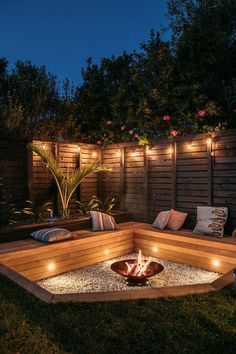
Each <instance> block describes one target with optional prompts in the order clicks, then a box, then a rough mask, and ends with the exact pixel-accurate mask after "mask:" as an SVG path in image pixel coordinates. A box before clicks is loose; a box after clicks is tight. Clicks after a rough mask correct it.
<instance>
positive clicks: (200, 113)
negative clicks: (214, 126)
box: [197, 111, 206, 117]
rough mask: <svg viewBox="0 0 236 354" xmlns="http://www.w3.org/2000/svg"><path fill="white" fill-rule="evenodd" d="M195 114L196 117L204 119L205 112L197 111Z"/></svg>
mask: <svg viewBox="0 0 236 354" xmlns="http://www.w3.org/2000/svg"><path fill="white" fill-rule="evenodd" d="M197 114H198V117H204V116H205V114H206V111H198V112H197Z"/></svg>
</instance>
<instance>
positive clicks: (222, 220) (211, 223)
mask: <svg viewBox="0 0 236 354" xmlns="http://www.w3.org/2000/svg"><path fill="white" fill-rule="evenodd" d="M227 217H228V208H224V207H222V208H219V207H206V206H201V207H197V224H196V226H195V228H194V230H193V233H195V234H200V235H211V236H216V237H223V236H224V226H225V224H226V221H227Z"/></svg>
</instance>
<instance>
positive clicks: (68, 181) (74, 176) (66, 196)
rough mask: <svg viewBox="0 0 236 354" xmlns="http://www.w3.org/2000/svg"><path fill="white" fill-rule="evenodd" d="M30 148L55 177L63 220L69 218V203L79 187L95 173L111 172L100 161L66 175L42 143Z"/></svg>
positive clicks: (31, 145)
mask: <svg viewBox="0 0 236 354" xmlns="http://www.w3.org/2000/svg"><path fill="white" fill-rule="evenodd" d="M28 148H29V149H31V150H32V151H33V152H35V153H36V154H37V155H39V156H40V157H41V159H42V162H43V163H44V164H45V166H46V168H47V169H48V170H49V171H50V173H51V175H52V176H53V178H54V180H55V182H56V185H57V188H58V192H59V196H60V200H61V205H62V218H68V217H69V208H68V206H69V202H70V199H71V197H72V195H73V193H74V192H75V190H76V188H77V187H78V185H79V184H80V183H81V182H82V181H83V180H84V179H85V178H86V177H88V176H90V175H92V174H93V173H97V172H101V171H110V168H109V167H108V166H106V165H104V164H100V163H99V162H98V161H97V162H95V163H92V164H90V165H87V166H85V167H83V168H80V169H76V170H75V171H74V172H69V170H68V172H67V173H66V174H64V173H63V172H62V171H61V170H60V167H59V166H58V163H57V161H56V159H55V157H54V156H53V154H52V153H51V152H50V151H46V150H45V149H44V147H43V145H42V144H41V143H38V142H36V143H31V144H29V145H28Z"/></svg>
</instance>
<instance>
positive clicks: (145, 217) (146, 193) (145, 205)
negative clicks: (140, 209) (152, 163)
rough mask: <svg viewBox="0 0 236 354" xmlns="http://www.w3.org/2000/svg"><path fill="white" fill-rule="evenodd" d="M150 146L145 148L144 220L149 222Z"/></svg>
mask: <svg viewBox="0 0 236 354" xmlns="http://www.w3.org/2000/svg"><path fill="white" fill-rule="evenodd" d="M148 166H149V164H148V146H147V145H144V147H143V167H144V171H143V184H144V201H143V202H144V220H145V221H146V222H148Z"/></svg>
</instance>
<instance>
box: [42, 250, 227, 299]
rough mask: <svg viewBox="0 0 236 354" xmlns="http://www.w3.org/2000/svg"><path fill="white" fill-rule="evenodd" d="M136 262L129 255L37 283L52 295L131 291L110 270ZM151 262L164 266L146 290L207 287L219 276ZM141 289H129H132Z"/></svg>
mask: <svg viewBox="0 0 236 354" xmlns="http://www.w3.org/2000/svg"><path fill="white" fill-rule="evenodd" d="M132 258H137V254H130V255H126V256H122V257H119V258H116V259H112V260H109V261H105V262H102V263H99V264H96V265H93V266H89V267H85V268H81V269H77V270H73V271H70V272H67V273H64V274H60V275H57V276H54V277H51V278H47V279H44V280H41V281H40V282H38V285H39V286H41V287H42V288H45V289H47V290H49V291H50V292H51V293H54V294H66V293H85V292H102V291H114V290H127V289H130V287H129V286H127V285H126V284H125V282H124V279H125V278H124V277H122V276H121V275H119V274H116V273H115V272H113V271H112V270H111V269H110V266H111V264H112V263H113V262H116V261H118V260H122V259H132ZM153 261H156V262H159V263H161V264H162V265H163V266H164V270H163V271H162V272H161V273H160V274H157V275H155V276H153V277H151V278H149V281H148V285H146V287H149V288H159V287H165V286H178V285H190V284H204V283H210V282H212V281H214V280H216V279H217V278H219V277H220V276H221V274H219V273H214V272H209V271H207V270H204V269H201V268H196V267H193V266H190V265H186V264H180V263H174V262H170V261H166V260H163V259H159V258H155V257H153ZM135 288H138V289H140V287H136V286H132V289H135Z"/></svg>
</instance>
